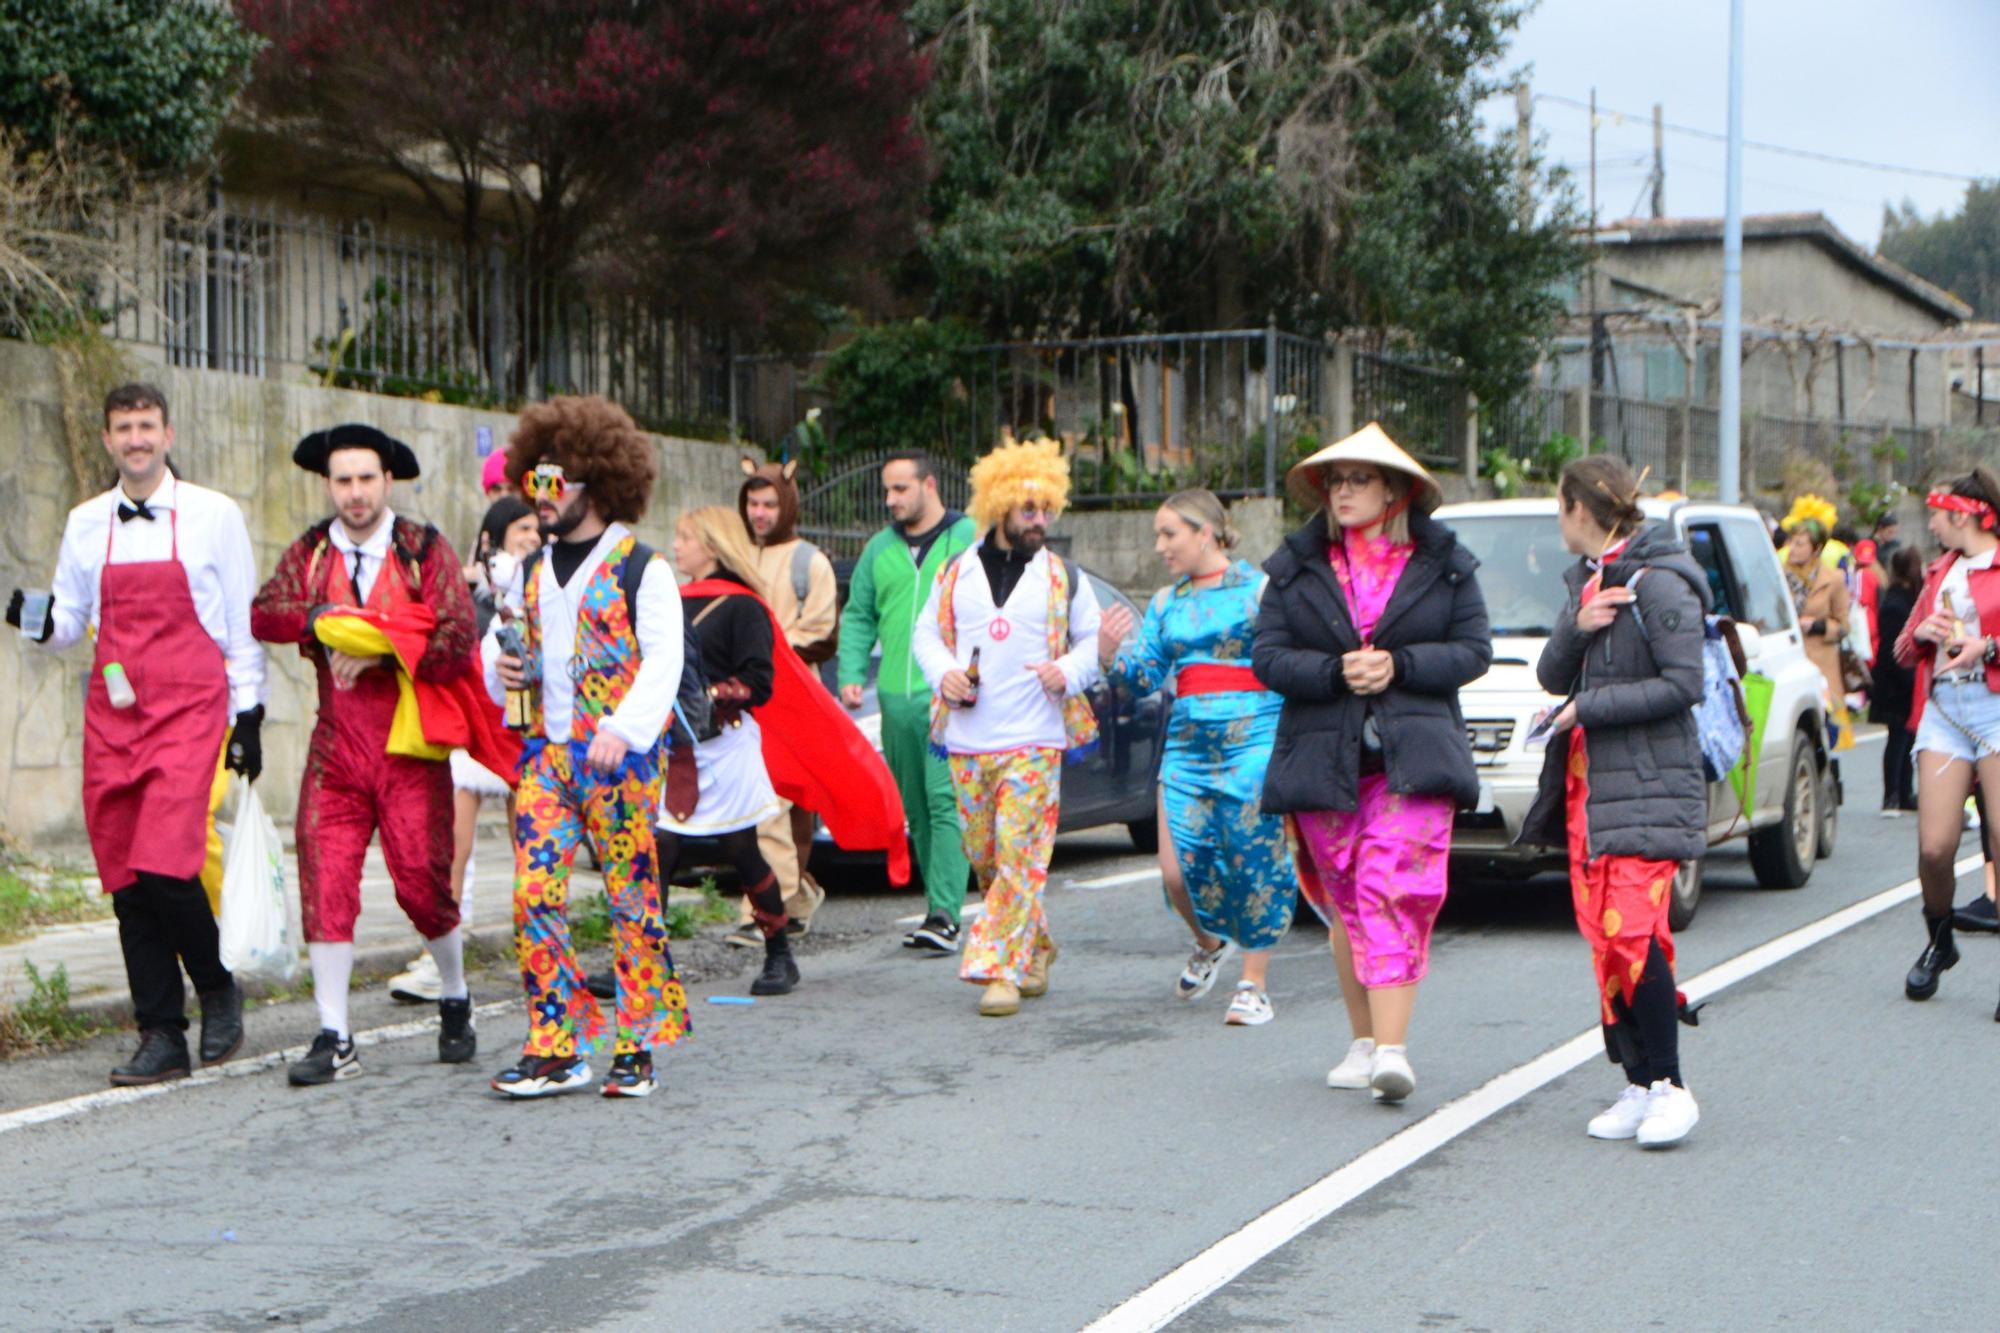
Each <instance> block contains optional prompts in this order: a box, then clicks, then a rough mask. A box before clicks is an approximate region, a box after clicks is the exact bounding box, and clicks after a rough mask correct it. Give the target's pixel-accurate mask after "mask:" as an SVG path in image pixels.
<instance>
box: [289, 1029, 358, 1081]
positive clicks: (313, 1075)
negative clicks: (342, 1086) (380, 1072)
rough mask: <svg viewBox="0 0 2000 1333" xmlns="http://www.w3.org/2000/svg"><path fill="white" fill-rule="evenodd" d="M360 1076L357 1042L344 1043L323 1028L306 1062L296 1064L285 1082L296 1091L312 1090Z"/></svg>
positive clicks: (330, 1030) (303, 1059) (308, 1052)
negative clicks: (322, 1085) (312, 1088)
mask: <svg viewBox="0 0 2000 1333" xmlns="http://www.w3.org/2000/svg"><path fill="white" fill-rule="evenodd" d="M360 1072H361V1056H360V1055H359V1054H358V1053H357V1052H356V1051H355V1049H354V1038H352V1037H349V1038H348V1039H347V1040H346V1041H342V1040H341V1039H340V1034H339V1033H337V1032H335V1031H334V1030H333V1029H332V1028H321V1029H320V1030H319V1035H318V1036H317V1037H314V1038H313V1044H312V1046H311V1047H310V1048H308V1049H307V1051H306V1053H305V1056H304V1058H302V1059H299V1060H294V1061H293V1062H292V1067H291V1068H290V1069H288V1070H286V1071H285V1078H286V1080H287V1081H289V1082H290V1083H291V1085H292V1086H293V1087H295V1088H310V1087H316V1086H318V1085H319V1084H321V1083H338V1082H339V1081H340V1080H341V1079H344V1078H353V1077H354V1076H355V1075H356V1074H359V1073H360Z"/></svg>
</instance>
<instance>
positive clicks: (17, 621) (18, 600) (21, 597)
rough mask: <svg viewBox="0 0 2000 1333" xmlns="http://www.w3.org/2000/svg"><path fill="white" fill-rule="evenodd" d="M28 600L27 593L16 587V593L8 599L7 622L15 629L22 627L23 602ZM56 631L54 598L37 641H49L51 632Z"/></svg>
mask: <svg viewBox="0 0 2000 1333" xmlns="http://www.w3.org/2000/svg"><path fill="white" fill-rule="evenodd" d="M27 600H28V597H27V594H26V593H24V592H22V591H21V590H20V589H19V588H16V589H14V595H13V596H11V597H9V598H8V599H7V623H8V624H10V625H12V626H13V627H14V628H15V629H19V628H21V608H22V606H23V604H25V603H26V602H27ZM55 632H56V604H55V602H54V601H53V600H52V601H50V603H49V616H48V619H46V620H44V621H43V622H42V633H41V637H39V638H37V639H36V640H35V642H36V643H47V642H48V641H49V636H50V635H51V634H54V633H55Z"/></svg>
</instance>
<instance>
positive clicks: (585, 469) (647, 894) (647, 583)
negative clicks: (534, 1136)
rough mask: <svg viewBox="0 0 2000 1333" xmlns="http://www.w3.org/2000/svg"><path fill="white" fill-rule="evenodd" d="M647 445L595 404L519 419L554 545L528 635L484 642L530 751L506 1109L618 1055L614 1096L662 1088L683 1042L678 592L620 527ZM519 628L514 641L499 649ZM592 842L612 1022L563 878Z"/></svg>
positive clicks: (525, 760)
mask: <svg viewBox="0 0 2000 1333" xmlns="http://www.w3.org/2000/svg"><path fill="white" fill-rule="evenodd" d="M655 473H656V467H655V464H654V460H653V445H652V442H651V441H650V440H648V439H647V438H646V436H645V435H644V434H642V433H641V432H640V430H639V428H638V427H637V426H635V425H633V424H632V418H631V417H629V416H627V415H626V414H625V413H624V411H623V410H621V409H620V408H618V407H617V406H615V405H614V404H612V403H610V402H608V401H606V400H605V399H602V398H557V399H553V400H551V401H550V402H546V403H537V404H536V405H534V406H533V407H530V408H528V409H527V410H526V411H525V412H523V413H522V414H521V425H520V428H519V429H518V430H516V431H515V432H514V437H513V439H512V440H511V441H509V442H508V446H507V478H508V480H509V481H510V482H513V483H515V484H517V485H520V486H521V487H522V489H523V490H524V491H525V492H526V493H527V496H528V500H529V502H530V503H531V504H533V505H534V506H535V512H536V513H537V515H538V516H539V517H540V518H541V522H542V530H543V532H545V533H547V534H548V536H549V537H550V538H552V541H551V543H550V544H549V545H547V546H545V547H543V548H542V550H541V552H539V553H537V554H536V555H535V556H533V557H530V559H529V561H528V563H527V564H526V566H525V567H524V568H523V570H522V602H523V615H522V617H521V620H520V621H519V622H518V625H503V624H502V623H501V622H500V621H499V620H498V619H497V618H496V620H495V622H494V624H493V626H492V628H490V629H489V630H488V631H487V634H486V639H485V641H484V643H482V644H481V645H480V657H481V660H482V661H483V663H484V666H485V671H486V689H487V692H488V693H489V694H491V695H492V697H493V700H494V702H496V703H501V702H508V701H509V696H512V699H511V706H510V707H509V709H508V716H509V718H510V720H514V721H516V723H517V725H519V726H520V728H521V730H522V732H523V736H524V740H525V742H526V743H525V745H524V746H523V750H522V756H521V775H520V785H519V787H518V788H517V790H516V796H515V811H516V813H515V817H514V921H515V928H514V946H515V952H516V954H517V955H518V957H519V960H520V964H521V981H522V985H523V986H524V987H525V988H526V990H527V993H528V1040H527V1045H526V1049H525V1050H524V1051H523V1052H522V1057H521V1060H520V1062H519V1063H518V1064H515V1065H513V1066H511V1067H509V1068H507V1069H505V1070H502V1071H501V1072H500V1073H499V1074H498V1075H496V1076H495V1077H494V1079H493V1088H494V1090H495V1091H498V1092H503V1093H506V1094H508V1095H510V1096H514V1097H544V1096H549V1095H551V1094H554V1093H560V1092H569V1091H572V1090H574V1089H577V1088H580V1087H583V1086H584V1085H585V1084H587V1083H589V1081H590V1066H589V1065H588V1064H586V1063H585V1056H586V1055H588V1054H589V1052H590V1051H592V1050H595V1049H597V1048H599V1047H601V1046H602V1045H603V1044H604V1042H605V1040H606V1039H607V1038H609V1039H610V1040H611V1042H612V1052H611V1054H612V1061H611V1069H610V1072H609V1073H608V1074H606V1075H605V1079H604V1084H603V1089H602V1090H603V1093H604V1095H605V1096H607V1097H644V1096H646V1095H648V1094H649V1093H651V1092H652V1091H653V1089H654V1087H655V1086H657V1082H656V1078H655V1075H654V1070H653V1051H654V1050H655V1049H656V1048H658V1047H661V1046H671V1045H673V1044H674V1043H675V1042H677V1041H679V1040H680V1039H681V1038H682V1037H684V1036H686V1035H687V1030H688V1022H687V995H686V992H684V991H683V990H682V989H681V984H680V980H679V979H678V978H677V977H676V976H675V974H674V961H673V956H672V954H670V953H669V952H668V951H667V932H666V926H665V922H664V920H663V919H662V917H661V912H660V879H659V863H658V860H657V856H656V853H655V848H654V843H653V819H654V816H655V812H656V811H657V810H658V809H659V804H660V789H661V784H662V782H663V780H664V775H663V773H662V771H661V769H662V765H661V752H662V748H663V747H662V746H661V745H660V738H661V733H662V732H663V730H664V729H665V727H666V726H667V723H668V719H669V717H670V715H671V713H672V710H673V705H674V699H675V696H676V694H677V693H678V691H679V688H680V679H681V662H682V651H683V641H682V632H683V631H682V622H681V605H680V592H679V590H678V588H676V586H675V584H674V578H673V575H672V573H671V572H670V571H669V570H668V568H667V565H666V562H665V561H664V560H662V559H660V558H659V557H658V556H657V555H655V554H654V553H653V552H652V551H650V550H648V549H647V548H646V547H645V546H643V545H642V544H640V542H639V541H638V539H637V538H635V537H634V536H633V535H632V533H631V532H630V530H628V529H627V528H626V526H625V524H626V523H628V522H632V521H634V520H636V519H638V518H639V516H640V515H642V514H643V513H645V510H646V502H647V500H648V499H650V498H651V496H652V491H653V478H654V476H655ZM509 630H517V631H518V632H519V633H520V635H521V637H520V638H519V639H515V638H513V637H512V635H509V636H508V641H507V642H506V643H505V644H503V643H502V637H501V636H502V635H503V634H504V633H506V632H507V631H509ZM585 838H589V839H590V843H591V847H592V848H593V849H594V850H595V851H596V853H597V861H598V864H599V865H600V866H601V867H602V868H603V870H604V892H605V897H606V899H607V900H608V901H609V903H610V904H611V934H612V941H613V943H614V945H615V946H616V949H617V972H616V975H617V1011H616V1017H615V1020H614V1021H613V1022H612V1023H607V1022H606V1021H605V1017H604V1013H603V1011H602V1010H601V1009H600V1008H599V1007H598V1004H597V1001H596V999H595V998H593V997H592V995H591V994H590V992H589V991H588V990H586V989H585V987H584V979H583V972H582V970H581V969H580V968H579V967H578V966H577V961H576V951H575V948H574V947H573V945H572V943H571V940H570V932H569V916H568V910H569V871H570V865H571V863H572V862H574V860H575V859H576V849H577V844H578V843H580V842H581V841H582V840H583V839H585Z"/></svg>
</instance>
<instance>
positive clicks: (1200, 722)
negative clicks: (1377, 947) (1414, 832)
mask: <svg viewBox="0 0 2000 1333" xmlns="http://www.w3.org/2000/svg"><path fill="white" fill-rule="evenodd" d="M1153 532H1154V542H1153V546H1154V549H1155V550H1157V551H1158V552H1159V553H1160V558H1161V560H1162V561H1163V562H1164V563H1165V564H1166V567H1167V572H1168V573H1169V574H1170V575H1172V576H1173V580H1174V581H1173V583H1172V584H1171V585H1170V586H1168V587H1165V588H1162V589H1160V591H1159V592H1158V593H1157V594H1155V595H1154V597H1153V600H1152V602H1151V604H1150V605H1148V606H1147V608H1146V618H1145V621H1144V622H1143V623H1142V624H1141V625H1140V626H1139V631H1138V634H1137V636H1136V637H1134V638H1133V639H1132V642H1130V643H1126V642H1125V640H1126V639H1127V637H1128V636H1131V634H1132V619H1133V617H1132V612H1131V611H1130V610H1129V609H1127V608H1126V607H1124V606H1122V605H1120V606H1113V607H1110V608H1108V609H1107V610H1106V611H1105V612H1104V619H1103V622H1102V625H1101V626H1100V628H1099V630H1098V637H1097V643H1098V650H1099V652H1100V654H1101V655H1102V658H1103V662H1104V674H1105V677H1106V678H1107V679H1108V680H1110V681H1111V682H1112V683H1113V684H1114V686H1116V687H1119V688H1124V689H1129V690H1132V691H1134V692H1135V693H1138V694H1146V693H1148V692H1150V691H1152V690H1154V689H1158V688H1160V687H1162V686H1164V685H1167V684H1169V683H1171V684H1172V686H1173V689H1174V695H1175V697H1174V706H1173V712H1172V714H1171V715H1170V717H1169V718H1168V721H1167V744H1166V753H1165V755H1164V756H1163V757H1162V759H1161V761H1160V818H1159V826H1160V878H1161V880H1162V882H1163V884H1164V887H1165V889H1166V895H1167V902H1168V903H1169V904H1170V905H1171V906H1172V907H1173V908H1174V910H1175V911H1177V912H1179V913H1180V914H1181V917H1182V918H1183V919H1184V920H1185V921H1186V922H1187V924H1188V929H1189V930H1190V931H1191V932H1192V933H1193V935H1194V946H1195V947H1194V952H1193V953H1192V954H1191V955H1190V956H1189V958H1188V962H1187V967H1186V968H1185V969H1184V970H1183V971H1182V972H1181V975H1180V980H1179V982H1178V983H1177V986H1176V993H1177V994H1178V995H1179V996H1180V998H1181V999H1183V1000H1190V1001H1192V1000H1198V999H1200V998H1201V997H1202V996H1204V995H1206V994H1208V992H1209V989H1210V988H1211V987H1213V986H1214V985H1215V978H1216V974H1217V972H1218V971H1219V970H1220V969H1221V966H1222V964H1223V962H1224V961H1225V960H1226V959H1227V958H1228V957H1229V955H1230V954H1232V953H1235V952H1237V951H1238V950H1241V951H1242V954H1243V979H1242V980H1241V981H1240V982H1238V983H1237V986H1236V994H1235V996H1234V997H1233V998H1232V999H1231V1001H1230V1005H1229V1012H1228V1014H1227V1016H1226V1017H1225V1019H1224V1021H1225V1022H1227V1023H1229V1024H1230V1025H1232V1026H1237V1027H1256V1026H1258V1025H1260V1024H1263V1023H1268V1022H1270V1021H1271V1018H1272V1011H1271V1001H1270V997H1269V996H1268V995H1266V994H1265V990H1264V980H1265V971H1266V968H1267V966H1268V964H1269V962H1270V952H1269V951H1270V950H1271V948H1272V947H1273V946H1274V945H1276V944H1277V943H1278V941H1279V940H1281V939H1283V938H1284V935H1285V932H1286V931H1287V930H1288V929H1290V928H1291V924H1292V903H1293V901H1294V900H1295V897H1296V895H1297V892H1298V880H1297V877H1296V875H1295V873H1294V871H1293V869H1292V861H1291V857H1290V855H1289V854H1288V852H1287V851H1286V847H1285V829H1284V822H1283V821H1282V820H1280V819H1277V818H1274V817H1272V816H1268V815H1265V814H1263V813H1262V812H1261V811H1260V810H1259V808H1258V804H1259V800H1260V799H1261V796H1262V792H1263V786H1264V768H1265V765H1266V764H1267V763H1269V761H1270V758H1271V743H1272V741H1273V739H1274V738H1275V737H1276V735H1277V729H1278V711H1279V709H1280V707H1281V706H1282V704H1283V700H1282V699H1280V698H1279V697H1278V696H1277V695H1275V694H1273V693H1271V692H1270V691H1269V690H1267V689H1266V688H1265V687H1264V686H1263V684H1262V683H1260V682H1259V681H1258V680H1257V678H1256V676H1254V675H1253V674H1251V671H1250V646H1251V642H1252V640H1253V638H1254V635H1255V626H1256V623H1257V606H1258V602H1259V600H1260V599H1261V598H1262V596H1263V592H1264V575H1263V574H1262V573H1260V572H1259V571H1258V570H1256V569H1255V568H1253V567H1252V566H1251V565H1250V564H1249V563H1248V562H1246V561H1243V560H1233V559H1231V558H1230V556H1229V551H1230V549H1231V548H1232V547H1234V546H1235V545H1236V530H1235V528H1233V527H1232V526H1231V525H1230V522H1229V516H1228V515H1227V514H1226V513H1225V512H1224V510H1223V508H1222V502H1221V501H1220V500H1217V499H1216V498H1215V496H1214V495H1213V494H1211V493H1210V492H1208V491H1205V490H1191V491H1182V492H1181V493H1180V494H1178V495H1176V496H1174V497H1173V498H1172V499H1170V500H1168V501H1167V502H1166V503H1165V504H1163V505H1161V506H1160V510H1159V512H1158V513H1157V514H1155V515H1154V517H1153Z"/></svg>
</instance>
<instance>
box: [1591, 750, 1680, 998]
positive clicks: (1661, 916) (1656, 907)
mask: <svg viewBox="0 0 2000 1333" xmlns="http://www.w3.org/2000/svg"><path fill="white" fill-rule="evenodd" d="M1563 794H1564V796H1565V798H1566V801H1567V806H1568V809H1567V812H1566V814H1567V819H1568V823H1569V886H1570V896H1571V899H1572V902H1573V905H1574V906H1575V908H1576V928H1577V930H1578V931H1579V932H1581V933H1582V935H1583V938H1584V939H1586V940H1588V941H1589V942H1590V960H1591V962H1592V964H1593V965H1594V966H1595V967H1596V969H1597V1007H1598V1010H1599V1013H1600V1016H1601V1017H1602V1019H1603V1021H1604V1024H1605V1026H1607V1027H1611V1026H1615V1025H1616V1024H1617V1022H1618V1015H1617V1013H1616V1011H1615V1010H1613V1008H1612V1005H1611V1001H1612V1000H1613V999H1623V1000H1624V1001H1625V1003H1626V1005H1627V1006H1628V1007H1629V1006H1630V1005H1631V1003H1632V989H1633V987H1635V986H1637V985H1638V984H1639V976H1640V974H1641V973H1643V972H1644V971H1645V970H1646V955H1647V954H1648V953H1649V952H1651V946H1652V943H1653V941H1654V940H1658V941H1659V942H1660V952H1661V954H1662V955H1663V956H1664V957H1665V958H1666V960H1667V966H1668V967H1672V966H1673V962H1674V937H1673V932H1672V931H1671V930H1670V929H1669V928H1668V926H1667V907H1668V903H1669V899H1670V898H1671V896H1672V892H1673V885H1674V874H1675V872H1676V871H1678V870H1679V869H1680V865H1679V863H1678V862H1675V861H1652V860H1648V859H1647V858H1645V857H1643V856H1598V857H1593V856H1591V854H1590V841H1589V833H1590V825H1589V823H1588V822H1587V820H1588V816H1587V814H1586V811H1585V808H1584V807H1585V803H1586V802H1587V801H1588V800H1589V799H1590V761H1589V759H1588V758H1587V756H1586V753H1585V750H1584V744H1583V728H1581V727H1578V728H1576V729H1575V730H1573V731H1572V732H1571V733H1570V745H1569V770H1568V773H1567V775H1566V781H1565V783H1564V793H1563Z"/></svg>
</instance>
